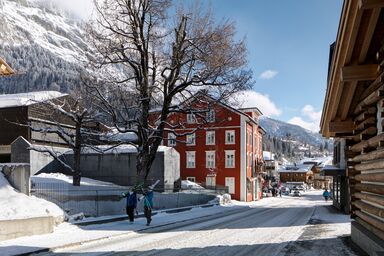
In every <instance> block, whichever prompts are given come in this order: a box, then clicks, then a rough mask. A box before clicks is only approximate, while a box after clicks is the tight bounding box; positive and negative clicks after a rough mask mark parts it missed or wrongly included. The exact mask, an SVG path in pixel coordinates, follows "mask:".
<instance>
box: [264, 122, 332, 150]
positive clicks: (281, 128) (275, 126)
mask: <svg viewBox="0 0 384 256" xmlns="http://www.w3.org/2000/svg"><path fill="white" fill-rule="evenodd" d="M260 125H261V126H262V127H263V128H264V129H265V130H266V131H267V134H268V135H270V136H272V137H276V138H282V139H285V138H287V137H290V139H292V140H295V141H299V142H301V143H302V144H309V145H312V146H317V147H318V146H319V145H321V144H324V142H325V140H326V139H325V138H323V137H322V136H321V134H320V133H314V132H312V131H309V130H307V129H304V128H302V127H300V126H298V125H293V124H289V123H285V122H283V121H279V120H275V119H271V118H268V117H265V116H263V117H261V118H260Z"/></svg>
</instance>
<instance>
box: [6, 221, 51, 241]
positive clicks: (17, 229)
mask: <svg viewBox="0 0 384 256" xmlns="http://www.w3.org/2000/svg"><path fill="white" fill-rule="evenodd" d="M53 227H54V220H53V217H37V218H30V219H16V220H9V221H8V220H1V221H0V241H3V240H8V239H14V238H17V237H21V236H32V235H40V234H46V233H51V232H53Z"/></svg>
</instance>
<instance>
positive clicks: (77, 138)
mask: <svg viewBox="0 0 384 256" xmlns="http://www.w3.org/2000/svg"><path fill="white" fill-rule="evenodd" d="M78 93H79V94H81V93H80V92H78ZM40 104H41V106H42V111H44V110H46V113H42V116H43V117H44V119H46V120H48V121H51V122H50V123H47V122H33V123H32V122H29V124H28V127H29V128H30V129H31V131H34V132H37V133H40V134H43V135H44V134H45V135H49V134H51V135H52V134H53V135H56V136H57V137H58V140H59V141H60V143H61V144H63V145H66V146H67V147H68V148H70V149H72V150H73V159H74V161H73V165H72V164H70V163H69V162H67V161H65V159H64V158H63V157H62V155H61V152H60V153H59V152H56V151H55V150H54V149H53V148H52V147H48V146H35V145H34V146H32V147H31V148H30V150H34V151H38V152H43V153H48V154H50V155H51V156H52V157H53V158H54V159H55V160H57V161H59V162H60V163H61V164H62V165H63V166H64V167H65V168H67V169H69V170H70V171H71V173H72V175H73V185H74V186H80V181H81V169H80V163H81V153H82V149H84V148H86V147H92V148H95V147H94V145H95V144H96V142H97V141H98V136H99V134H98V133H97V132H96V131H97V130H98V129H97V128H96V126H95V125H96V120H97V117H98V112H97V111H95V110H94V109H93V108H87V107H86V105H85V99H84V98H83V97H82V96H81V95H68V96H66V97H63V98H58V99H54V100H49V101H45V102H42V103H40Z"/></svg>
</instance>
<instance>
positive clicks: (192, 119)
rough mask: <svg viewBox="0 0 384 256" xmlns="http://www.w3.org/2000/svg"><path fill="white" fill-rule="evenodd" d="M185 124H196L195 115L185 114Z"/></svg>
mask: <svg viewBox="0 0 384 256" xmlns="http://www.w3.org/2000/svg"><path fill="white" fill-rule="evenodd" d="M187 123H188V124H194V123H196V116H195V114H187Z"/></svg>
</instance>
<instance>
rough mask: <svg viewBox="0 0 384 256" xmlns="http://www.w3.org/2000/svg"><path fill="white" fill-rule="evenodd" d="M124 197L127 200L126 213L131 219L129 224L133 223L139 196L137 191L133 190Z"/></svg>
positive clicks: (124, 194)
mask: <svg viewBox="0 0 384 256" xmlns="http://www.w3.org/2000/svg"><path fill="white" fill-rule="evenodd" d="M122 197H126V198H127V206H126V211H127V215H128V217H129V222H130V223H133V221H134V220H135V210H136V206H137V194H136V191H135V190H133V189H132V190H131V191H129V192H128V193H123V195H122Z"/></svg>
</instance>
